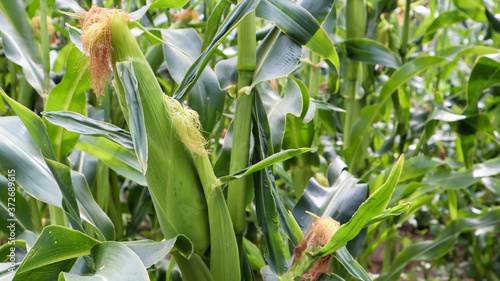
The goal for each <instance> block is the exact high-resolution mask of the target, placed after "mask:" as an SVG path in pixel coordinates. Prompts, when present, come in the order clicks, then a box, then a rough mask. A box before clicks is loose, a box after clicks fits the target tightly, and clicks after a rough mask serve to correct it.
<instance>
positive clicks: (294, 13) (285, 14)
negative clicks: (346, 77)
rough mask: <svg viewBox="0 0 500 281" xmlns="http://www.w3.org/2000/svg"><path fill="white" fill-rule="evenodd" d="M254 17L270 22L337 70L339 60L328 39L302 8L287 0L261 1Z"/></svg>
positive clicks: (315, 21)
mask: <svg viewBox="0 0 500 281" xmlns="http://www.w3.org/2000/svg"><path fill="white" fill-rule="evenodd" d="M255 13H256V16H257V17H260V18H263V19H265V20H268V21H271V22H273V23H275V24H276V26H277V27H278V28H279V29H280V30H281V31H283V33H285V34H286V35H288V36H289V37H290V38H292V39H293V40H294V41H296V42H297V43H299V44H301V45H303V46H305V47H306V48H308V49H309V50H311V51H313V52H315V53H317V54H318V55H320V56H322V57H323V58H325V59H327V60H330V61H331V62H332V63H333V65H334V66H335V68H336V69H339V58H338V56H337V52H336V50H335V47H334V46H333V43H332V41H331V40H330V37H328V34H327V33H326V32H325V30H324V29H323V28H322V27H321V25H320V24H319V22H318V21H317V20H316V19H315V18H314V17H313V16H312V15H311V14H310V13H309V12H308V11H307V10H306V9H305V8H303V7H301V6H299V5H297V4H295V3H294V2H291V1H288V0H268V1H261V2H260V3H259V5H258V6H257V8H256V10H255Z"/></svg>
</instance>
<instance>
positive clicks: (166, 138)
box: [110, 12, 210, 255]
mask: <svg viewBox="0 0 500 281" xmlns="http://www.w3.org/2000/svg"><path fill="white" fill-rule="evenodd" d="M110 30H111V46H112V52H111V65H112V68H113V72H114V75H115V81H114V84H115V87H116V89H117V93H118V98H119V100H120V104H121V106H122V109H123V110H124V114H125V115H126V116H127V117H128V112H127V111H126V110H125V109H126V108H127V107H126V104H125V103H126V100H125V95H124V91H125V89H124V87H123V85H122V83H121V82H120V79H116V78H118V77H119V75H120V74H119V73H118V71H117V64H119V63H130V64H132V66H133V67H132V69H133V70H134V75H135V77H136V79H137V81H138V91H139V93H140V96H141V103H142V107H143V111H144V119H145V124H146V132H147V138H148V161H147V162H148V165H147V167H148V169H147V171H146V173H145V176H146V180H147V182H148V187H149V190H150V192H151V195H152V198H153V203H154V206H155V209H156V211H157V214H158V219H159V222H160V226H161V229H162V232H163V235H164V236H165V238H166V239H171V238H173V237H175V236H176V235H178V234H184V235H186V236H187V237H189V238H190V240H191V241H192V242H193V245H194V247H195V251H196V252H197V253H198V254H200V255H203V254H204V252H205V251H206V250H207V249H208V247H209V244H210V236H209V227H208V216H207V204H206V201H205V198H204V195H203V190H202V188H201V183H200V180H199V177H198V175H197V171H196V168H195V166H194V155H193V153H192V152H191V150H190V149H189V148H188V147H187V146H186V145H185V144H184V143H183V142H182V138H181V136H180V134H179V130H180V129H181V128H179V129H178V128H177V126H175V125H174V124H175V123H174V121H173V115H172V112H171V110H170V108H169V107H168V106H165V104H164V98H165V95H164V94H163V92H162V90H161V88H160V85H159V84H158V81H157V80H156V77H155V75H154V73H153V71H152V70H151V68H150V67H149V64H148V63H147V61H146V59H145V58H144V56H143V54H142V52H141V50H140V48H139V46H138V45H137V42H136V41H135V38H134V37H133V36H132V34H131V33H130V31H129V29H128V27H127V23H126V21H125V20H124V18H123V16H121V15H120V14H119V13H117V12H115V13H114V14H113V17H112V19H111V26H110Z"/></svg>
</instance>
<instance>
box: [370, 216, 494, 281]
mask: <svg viewBox="0 0 500 281" xmlns="http://www.w3.org/2000/svg"><path fill="white" fill-rule="evenodd" d="M499 226H500V209H498V208H496V209H493V210H491V211H488V212H486V213H485V214H484V215H482V216H481V217H478V218H461V219H458V220H453V221H451V222H450V223H449V224H448V225H447V226H446V227H445V229H443V231H442V232H441V233H439V235H438V236H437V237H436V239H435V240H428V241H423V242H419V243H414V244H412V245H410V246H408V247H407V248H405V249H404V250H403V251H401V252H400V253H399V254H398V256H397V257H396V259H395V260H394V262H393V263H392V264H391V267H390V268H389V270H388V271H387V273H385V274H383V275H381V276H380V277H379V278H377V279H375V280H377V281H382V280H384V281H385V280H387V281H393V280H399V276H400V275H401V273H402V272H403V270H404V269H405V267H406V265H407V264H408V263H409V262H411V261H413V260H435V259H438V258H440V257H442V256H444V255H445V254H446V253H448V252H449V251H450V250H451V249H452V248H453V246H455V245H456V241H457V238H458V236H459V235H460V234H461V233H462V232H464V231H470V230H476V229H484V230H487V229H489V230H490V231H491V230H493V231H495V232H498V231H500V227H499Z"/></svg>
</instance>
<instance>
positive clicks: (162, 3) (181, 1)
mask: <svg viewBox="0 0 500 281" xmlns="http://www.w3.org/2000/svg"><path fill="white" fill-rule="evenodd" d="M150 1H152V4H151V7H150V9H154V8H182V7H183V6H184V5H185V4H186V3H187V2H189V0H150Z"/></svg>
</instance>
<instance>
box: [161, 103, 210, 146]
mask: <svg viewBox="0 0 500 281" xmlns="http://www.w3.org/2000/svg"><path fill="white" fill-rule="evenodd" d="M163 100H164V103H165V106H166V107H167V109H168V110H169V111H170V112H171V114H172V121H173V123H174V124H175V127H176V129H177V132H178V134H179V137H180V138H181V141H182V142H183V143H184V145H185V146H186V147H187V148H189V150H191V151H192V152H193V153H194V154H195V155H206V154H208V153H209V152H208V150H207V149H206V148H205V145H206V143H207V141H206V140H205V138H204V137H203V135H202V134H201V124H200V119H199V116H198V112H196V111H194V110H192V109H190V108H189V107H185V106H183V105H182V104H180V103H179V102H178V101H177V100H176V99H174V98H171V97H169V96H165V97H164V99H163Z"/></svg>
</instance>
